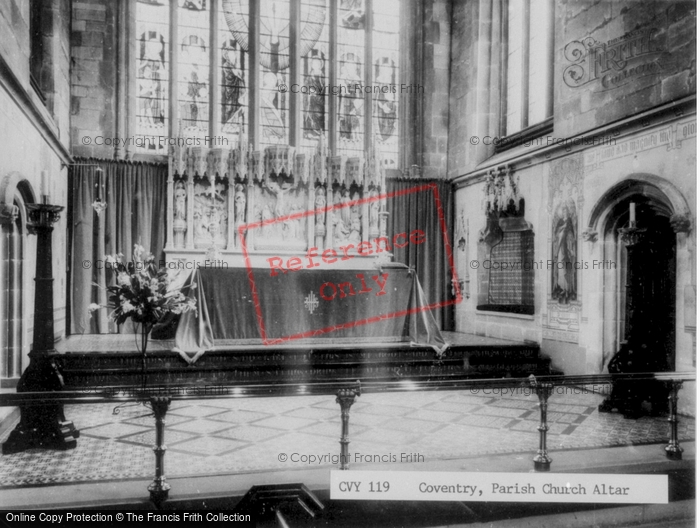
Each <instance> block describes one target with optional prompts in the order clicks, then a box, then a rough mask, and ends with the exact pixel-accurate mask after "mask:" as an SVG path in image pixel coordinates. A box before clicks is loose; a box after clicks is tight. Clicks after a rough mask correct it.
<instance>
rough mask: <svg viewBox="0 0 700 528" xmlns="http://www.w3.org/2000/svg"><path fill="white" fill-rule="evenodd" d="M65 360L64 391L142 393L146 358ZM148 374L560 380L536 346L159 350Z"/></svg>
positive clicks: (191, 379)
mask: <svg viewBox="0 0 700 528" xmlns="http://www.w3.org/2000/svg"><path fill="white" fill-rule="evenodd" d="M61 360H62V372H63V377H64V380H65V383H66V388H83V387H94V386H124V385H138V384H140V383H141V381H142V372H143V370H142V358H141V356H140V355H139V354H138V353H136V352H123V351H119V352H105V351H101V352H71V353H67V354H64V355H62V357H61ZM146 371H147V374H148V383H149V385H151V386H155V385H179V384H182V385H191V384H202V383H208V384H217V383H218V384H246V383H269V382H273V383H274V382H304V381H354V380H361V381H390V380H401V379H406V380H425V379H431V380H444V379H450V378H453V377H459V378H464V377H468V378H475V379H476V378H501V377H527V376H528V375H530V374H535V375H549V374H560V372H557V371H554V370H553V369H552V368H551V361H550V359H549V358H547V357H543V356H542V355H541V353H540V348H539V345H537V344H508V345H503V344H499V345H459V344H453V345H451V346H450V348H448V349H447V350H446V351H445V352H444V354H443V355H442V356H441V357H438V355H437V354H436V352H435V350H433V349H432V348H431V347H428V346H410V345H409V344H406V345H399V344H397V343H391V344H387V345H386V346H385V347H384V346H381V345H374V346H373V347H371V348H368V347H363V348H361V347H360V346H358V347H356V348H355V347H343V348H333V347H331V346H325V347H323V348H320V347H313V348H311V347H309V348H299V347H289V348H285V347H276V348H274V349H270V348H269V347H251V348H247V349H245V350H214V351H210V352H207V353H205V354H204V355H203V356H202V357H200V358H199V359H198V360H197V361H196V362H195V363H194V364H192V365H189V364H188V363H187V362H186V361H185V360H184V359H183V358H181V357H180V356H179V355H177V354H175V353H173V352H169V351H164V350H157V351H154V352H149V353H148V355H147V358H146Z"/></svg>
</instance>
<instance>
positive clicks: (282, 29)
mask: <svg viewBox="0 0 700 528" xmlns="http://www.w3.org/2000/svg"><path fill="white" fill-rule="evenodd" d="M260 47H261V51H262V53H261V61H260V62H261V66H262V72H261V83H262V86H261V94H260V124H261V136H260V138H261V139H260V144H261V145H262V146H267V145H277V144H287V143H288V140H289V92H288V91H287V90H285V89H282V90H280V87H283V86H288V85H289V0H285V1H273V0H266V1H265V2H260Z"/></svg>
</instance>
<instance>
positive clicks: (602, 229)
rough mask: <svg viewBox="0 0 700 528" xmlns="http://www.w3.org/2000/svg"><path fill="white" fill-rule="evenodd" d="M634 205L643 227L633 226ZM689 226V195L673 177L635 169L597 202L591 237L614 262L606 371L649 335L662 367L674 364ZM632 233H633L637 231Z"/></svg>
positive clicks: (608, 277) (606, 305)
mask: <svg viewBox="0 0 700 528" xmlns="http://www.w3.org/2000/svg"><path fill="white" fill-rule="evenodd" d="M631 204H635V205H634V209H635V214H636V217H637V224H636V226H637V227H638V228H639V229H642V230H643V231H640V232H639V233H637V232H636V231H632V232H631V233H630V232H627V231H621V229H625V228H629V227H630V216H631V208H632V206H631ZM689 226H690V210H689V207H688V204H687V202H686V200H685V198H684V197H683V195H682V194H681V193H680V191H678V189H677V188H676V187H675V186H673V185H672V184H671V183H670V182H668V181H667V180H664V179H663V178H660V177H658V176H655V175H650V174H632V175H630V176H629V177H628V178H626V179H624V180H622V181H621V182H619V183H618V184H616V185H614V186H613V187H612V188H610V189H609V190H608V191H607V192H606V193H605V194H604V195H602V196H601V197H600V199H599V200H598V201H597V202H596V204H595V206H594V207H593V209H592V211H591V214H590V217H589V221H588V229H587V230H586V231H585V232H584V238H586V239H587V240H589V241H595V240H597V239H598V238H600V243H601V246H600V248H599V251H598V252H597V255H598V256H600V257H601V259H602V260H603V261H605V262H614V263H616V265H615V266H613V267H611V268H610V269H605V270H604V271H603V273H604V276H603V282H602V286H603V288H602V296H603V299H602V308H603V317H602V324H603V328H602V330H603V332H602V357H601V365H600V366H601V370H602V371H605V368H606V366H607V363H608V361H609V360H610V359H611V357H612V356H613V355H614V354H615V353H616V352H617V351H618V350H619V349H620V346H621V344H622V343H624V342H626V341H628V340H629V339H630V337H631V335H632V334H634V335H633V337H634V338H635V339H639V340H643V341H648V342H649V343H650V344H649V349H650V350H651V349H653V350H654V354H655V355H651V354H652V353H651V352H650V353H649V354H650V357H649V358H648V360H649V362H650V365H655V366H656V368H655V370H657V369H658V370H674V369H675V362H676V341H677V340H676V319H677V317H678V316H679V315H680V314H679V307H680V306H681V305H680V304H679V299H678V296H677V288H676V284H677V281H678V269H679V266H678V251H677V250H678V247H679V242H680V236H681V235H680V234H681V233H686V232H687V231H688V229H689ZM630 234H632V235H634V237H630Z"/></svg>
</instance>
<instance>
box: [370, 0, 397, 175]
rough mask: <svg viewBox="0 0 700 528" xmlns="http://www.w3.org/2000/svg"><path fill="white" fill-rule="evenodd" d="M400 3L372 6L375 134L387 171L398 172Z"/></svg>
mask: <svg viewBox="0 0 700 528" xmlns="http://www.w3.org/2000/svg"><path fill="white" fill-rule="evenodd" d="M399 4H400V2H399V0H382V1H381V2H374V4H373V6H372V7H373V22H374V23H373V26H374V31H373V35H372V64H373V68H372V75H373V76H374V85H373V92H372V95H373V97H372V98H373V108H372V116H373V128H374V130H373V132H374V139H375V145H376V146H377V147H378V148H379V150H381V154H382V156H381V157H382V160H383V162H384V164H385V166H386V167H387V168H391V169H396V168H397V167H398V160H399V96H400V95H401V92H402V86H401V80H400V77H399V27H400V26H399V12H400V5H399Z"/></svg>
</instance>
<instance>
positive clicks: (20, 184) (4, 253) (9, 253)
mask: <svg viewBox="0 0 700 528" xmlns="http://www.w3.org/2000/svg"><path fill="white" fill-rule="evenodd" d="M34 201H35V195H34V190H33V188H32V185H31V183H29V181H28V180H26V179H25V178H23V177H22V175H21V174H19V173H17V172H13V173H10V174H8V175H7V176H5V177H4V178H3V179H2V181H1V182H0V387H4V386H14V385H15V384H16V383H17V381H18V379H19V377H20V375H21V374H22V369H23V367H24V365H23V364H22V362H23V356H24V355H25V354H24V352H25V350H24V349H25V347H26V346H27V344H28V343H27V339H26V331H27V328H26V323H25V321H27V320H28V317H26V315H27V306H28V304H29V303H28V302H27V299H26V290H27V288H26V284H25V283H26V281H27V279H28V277H27V273H26V269H25V268H26V265H25V264H26V247H27V243H26V242H27V220H28V215H27V208H26V204H27V203H34Z"/></svg>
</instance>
